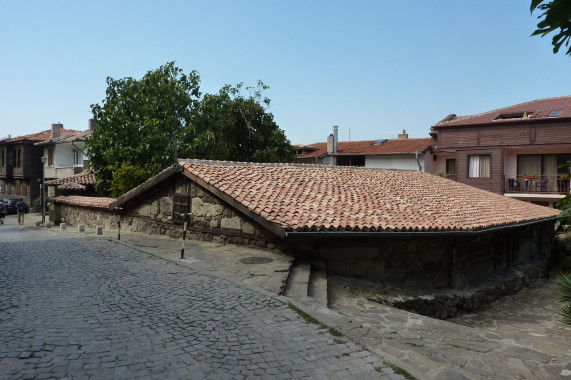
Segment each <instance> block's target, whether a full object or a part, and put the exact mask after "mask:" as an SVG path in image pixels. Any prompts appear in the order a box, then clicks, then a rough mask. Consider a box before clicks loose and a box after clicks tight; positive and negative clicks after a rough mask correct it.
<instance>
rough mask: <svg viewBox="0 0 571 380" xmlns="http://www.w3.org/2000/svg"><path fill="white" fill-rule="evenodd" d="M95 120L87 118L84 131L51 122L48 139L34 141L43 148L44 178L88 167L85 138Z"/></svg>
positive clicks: (57, 176)
mask: <svg viewBox="0 0 571 380" xmlns="http://www.w3.org/2000/svg"><path fill="white" fill-rule="evenodd" d="M94 127H95V121H94V120H93V119H90V120H89V128H88V129H87V130H85V131H74V130H66V129H64V128H63V124H60V123H57V124H52V129H51V135H50V138H49V139H46V140H43V141H40V142H37V143H35V144H34V145H35V146H38V147H41V148H42V149H43V156H44V157H46V162H45V164H44V166H45V168H44V170H45V177H46V180H48V181H49V180H52V179H58V178H64V177H68V176H72V175H74V174H78V173H81V172H83V171H84V170H87V169H89V159H88V156H87V148H86V143H85V140H86V138H87V137H89V136H90V135H91V133H92V132H93V128H94Z"/></svg>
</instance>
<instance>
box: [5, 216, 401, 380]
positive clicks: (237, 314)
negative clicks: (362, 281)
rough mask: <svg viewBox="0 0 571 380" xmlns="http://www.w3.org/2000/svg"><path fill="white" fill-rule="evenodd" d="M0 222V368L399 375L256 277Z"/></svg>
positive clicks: (63, 374)
mask: <svg viewBox="0 0 571 380" xmlns="http://www.w3.org/2000/svg"><path fill="white" fill-rule="evenodd" d="M28 220H29V219H28ZM27 223H29V222H27ZM0 228H1V229H0V377H1V378H6V379H47V378H58V379H63V378H73V379H84V378H85V379H88V378H93V379H102V378H103V379H105V378H114V379H122V378H141V379H146V378H156V379H203V378H212V379H224V378H250V377H252V378H254V377H256V378H258V377H261V378H268V379H270V378H271V379H274V378H277V379H282V378H283V379H285V378H312V379H319V378H323V379H330V378H343V379H347V378H349V379H350V378H354V379H370V378H382V379H402V378H403V377H402V376H400V375H396V374H395V373H394V372H393V371H392V370H391V369H390V368H389V367H387V365H386V364H385V363H384V361H383V360H382V359H381V358H380V357H379V356H378V355H376V354H373V353H371V352H369V351H367V350H366V349H364V348H362V347H361V346H359V345H357V344H355V343H353V342H352V341H351V340H349V339H347V338H345V337H343V336H341V337H337V336H333V335H332V334H331V333H330V332H329V331H328V330H327V328H323V326H320V325H319V324H310V323H306V322H305V321H304V320H303V319H301V318H300V316H299V315H298V314H297V313H296V312H295V311H293V310H292V309H290V308H289V307H288V305H287V303H286V301H285V300H284V299H283V298H281V297H275V296H271V295H269V292H264V291H263V290H262V289H260V290H259V291H258V290H256V289H255V288H253V287H251V286H246V285H239V284H238V282H236V281H234V282H232V281H228V280H227V279H224V278H221V277H220V276H214V275H210V274H208V273H205V272H201V271H197V270H194V269H191V268H188V266H185V265H177V264H176V263H173V262H170V261H168V260H164V259H161V258H158V257H154V256H149V255H146V254H144V253H141V252H140V251H137V250H135V249H133V248H131V247H129V246H125V245H120V244H116V243H113V242H110V241H109V240H108V239H105V238H102V237H100V236H94V235H91V236H90V235H87V236H83V237H81V238H79V237H78V236H77V235H78V234H77V233H73V232H69V233H67V232H63V231H56V230H47V229H43V228H34V227H28V226H24V227H21V226H18V225H17V222H16V220H15V218H11V217H9V218H7V219H6V224H5V225H3V226H2V227H0ZM189 262H192V261H189Z"/></svg>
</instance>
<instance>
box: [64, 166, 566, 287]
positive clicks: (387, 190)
mask: <svg viewBox="0 0 571 380" xmlns="http://www.w3.org/2000/svg"><path fill="white" fill-rule="evenodd" d="M54 203H55V205H56V210H55V213H54V218H55V219H56V220H55V222H56V223H57V222H59V221H65V222H66V223H68V224H78V223H83V224H87V225H103V226H105V227H106V228H114V227H115V225H116V222H117V219H118V218H119V216H120V217H121V219H122V228H127V229H130V230H132V231H140V232H146V233H153V234H167V235H171V236H180V234H181V231H182V224H183V222H184V220H185V219H184V218H185V216H184V215H186V214H190V218H189V219H188V221H189V231H190V237H191V238H194V239H201V240H209V241H216V242H221V243H233V244H242V245H251V246H256V247H263V248H268V249H277V250H280V251H283V252H286V253H288V254H291V255H293V256H295V257H299V258H304V259H310V260H313V261H314V262H319V263H320V265H321V266H324V267H325V268H326V270H327V272H328V273H334V274H342V275H350V276H356V277H361V278H367V279H372V280H377V281H386V282H390V283H395V284H399V285H404V286H407V287H413V288H414V287H422V288H434V289H443V288H464V287H466V286H468V285H470V284H474V283H476V282H478V281H479V280H481V279H482V278H484V277H485V276H487V275H491V274H497V273H501V272H503V271H506V270H508V269H510V268H512V267H513V266H514V265H517V264H521V263H534V264H537V266H538V267H539V268H545V265H546V261H547V258H548V257H549V254H550V250H551V242H552V238H553V223H554V221H555V219H556V216H557V212H556V211H555V210H553V209H550V208H546V207H542V206H538V205H534V204H530V203H526V202H521V201H517V200H514V199H509V198H506V197H503V196H501V195H498V194H492V193H489V192H487V191H484V190H480V189H476V188H473V187H470V186H467V185H465V184H461V183H458V182H455V181H451V180H448V179H445V178H441V177H438V176H434V175H431V174H427V173H423V172H419V171H397V170H381V169H366V168H349V167H333V166H314V165H291V164H254V163H237V162H223V161H201V160H180V161H179V165H177V166H174V167H172V168H168V169H166V170H165V171H163V172H162V173H160V174H158V175H157V176H155V177H153V178H151V179H150V180H148V181H147V182H145V183H144V184H142V185H141V186H139V187H137V188H135V189H133V190H131V191H130V192H128V193H126V194H125V195H123V196H122V197H120V198H118V199H115V200H114V199H109V198H105V199H101V198H88V197H78V196H70V197H57V198H54Z"/></svg>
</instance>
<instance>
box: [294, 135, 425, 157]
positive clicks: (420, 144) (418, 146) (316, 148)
mask: <svg viewBox="0 0 571 380" xmlns="http://www.w3.org/2000/svg"><path fill="white" fill-rule="evenodd" d="M376 141H377V140H369V141H341V142H339V144H338V146H337V153H335V155H338V156H341V155H377V154H378V155H381V154H411V153H416V152H424V151H425V150H427V149H428V148H429V147H430V138H419V139H403V140H398V139H393V140H386V141H385V142H383V143H380V144H375V142H376ZM295 147H296V149H303V148H305V149H307V150H308V152H307V153H305V154H299V155H297V158H310V157H320V156H323V155H325V154H326V153H327V143H324V142H320V143H315V144H310V145H296V146H295Z"/></svg>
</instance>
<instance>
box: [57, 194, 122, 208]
mask: <svg viewBox="0 0 571 380" xmlns="http://www.w3.org/2000/svg"><path fill="white" fill-rule="evenodd" d="M114 201H115V199H114V198H106V197H82V196H78V195H70V196H67V197H54V198H52V202H54V203H57V204H64V205H72V206H82V207H89V208H101V209H108V208H109V205H111V203H113V202H114Z"/></svg>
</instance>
